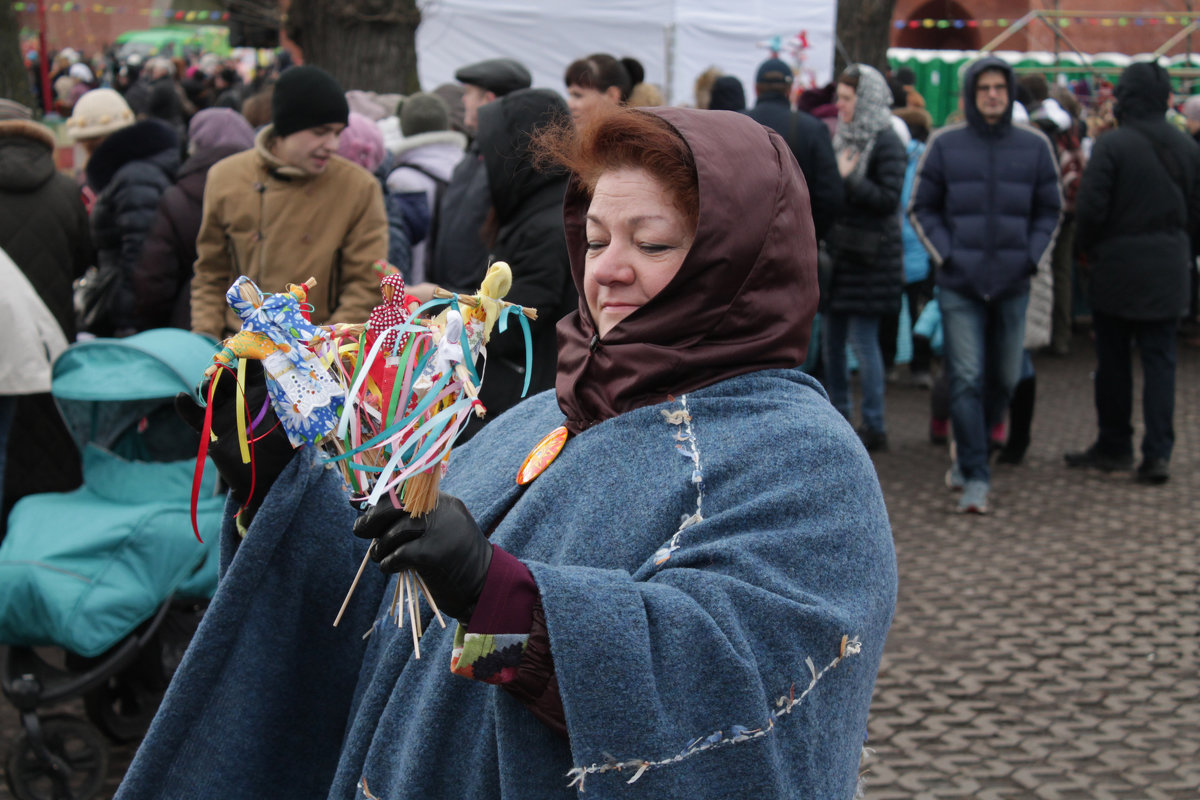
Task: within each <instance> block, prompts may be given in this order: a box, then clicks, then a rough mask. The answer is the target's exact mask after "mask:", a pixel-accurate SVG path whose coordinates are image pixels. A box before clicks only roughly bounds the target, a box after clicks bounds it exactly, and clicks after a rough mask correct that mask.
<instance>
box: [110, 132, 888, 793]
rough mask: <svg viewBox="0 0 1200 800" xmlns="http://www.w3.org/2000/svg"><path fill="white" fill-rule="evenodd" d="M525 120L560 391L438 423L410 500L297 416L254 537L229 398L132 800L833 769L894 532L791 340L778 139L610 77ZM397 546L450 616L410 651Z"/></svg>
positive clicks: (876, 651)
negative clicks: (183, 614) (543, 164)
mask: <svg viewBox="0 0 1200 800" xmlns="http://www.w3.org/2000/svg"><path fill="white" fill-rule="evenodd" d="M539 148H540V151H541V152H542V154H543V156H544V158H545V159H546V161H548V162H550V163H556V164H560V165H563V166H565V167H567V169H568V170H570V172H571V175H572V178H571V181H570V184H569V186H568V188H567V195H566V201H565V207H564V214H565V223H566V237H567V245H568V249H569V250H570V254H571V267H572V274H573V277H574V280H575V283H576V286H577V287H578V289H579V295H580V298H581V302H580V304H579V308H578V310H577V311H576V312H575V313H573V314H571V315H570V316H568V317H567V318H566V319H564V320H563V322H562V323H560V325H559V329H558V334H559V373H558V383H557V388H556V390H555V391H553V392H549V391H548V392H545V393H542V394H539V395H537V396H535V397H533V398H531V399H529V400H528V401H526V402H524V403H522V404H520V405H518V406H516V407H514V408H513V409H512V410H510V411H509V412H507V413H506V414H504V415H502V416H501V417H500V418H498V419H497V420H496V421H494V422H493V423H491V424H489V425H487V426H486V427H485V428H484V429H483V430H482V431H481V432H480V433H479V434H478V435H477V436H476V437H475V438H473V439H472V440H471V441H470V442H469V443H468V444H467V445H465V446H463V447H461V448H458V449H457V450H455V452H454V454H453V456H452V457H451V459H450V463H449V471H448V474H447V477H446V479H445V481H444V482H443V486H442V488H443V490H444V492H445V494H443V495H442V496H441V498H440V501H439V504H438V506H437V508H436V510H435V511H433V512H432V513H431V514H429V515H427V516H425V517H423V518H421V519H413V518H411V517H409V516H408V515H407V514H406V513H404V512H402V511H398V510H395V509H393V508H391V507H390V506H386V504H385V506H386V507H384V506H380V507H376V508H374V509H372V510H370V511H368V512H367V513H365V514H364V515H362V516H358V515H357V514H356V512H355V511H354V510H353V509H352V508H351V507H350V504H349V502H348V499H347V498H348V494H347V491H346V489H345V488H344V486H343V485H342V482H341V479H340V477H339V473H338V472H337V471H335V470H333V469H328V468H324V465H323V464H322V460H321V458H320V455H319V453H317V452H316V451H314V450H313V449H312V448H304V449H303V450H301V451H300V452H299V453H297V454H295V456H294V457H291V458H290V460H289V459H280V463H283V464H285V466H283V467H281V468H280V469H277V470H272V469H271V467H270V463H272V461H273V460H274V458H273V456H272V455H270V454H269V453H268V452H267V451H266V450H264V451H263V452H262V453H260V454H258V455H256V461H257V463H259V464H260V470H259V474H258V481H259V485H260V486H262V485H263V483H269V484H270V486H271V488H270V489H269V492H268V493H267V494H266V495H265V497H263V498H262V502H261V504H260V505H258V507H257V512H256V514H255V516H254V517H253V520H252V521H251V523H250V525H249V527H248V530H247V531H246V534H245V537H244V539H243V538H240V537H239V535H238V532H237V530H236V527H235V525H234V523H233V521H232V511H233V510H235V509H236V507H237V504H239V503H240V502H241V501H243V500H245V499H247V498H246V495H245V491H244V489H245V487H247V486H248V481H247V480H246V476H245V475H244V474H241V473H239V471H238V467H239V466H240V465H239V464H238V463H237V462H238V461H239V459H238V458H237V457H236V455H233V454H235V453H236V450H237V448H236V436H235V434H233V414H232V411H231V409H230V408H229V406H230V405H231V403H220V404H218V407H217V408H215V409H214V413H215V419H216V420H217V421H216V422H215V423H214V425H215V430H216V432H217V435H218V441H217V443H216V444H214V452H215V453H216V454H217V458H218V459H219V463H221V464H222V465H223V466H222V471H223V473H224V474H225V475H226V477H227V479H228V480H229V481H230V483H231V485H232V487H233V500H232V501H231V504H230V506H229V508H230V516H229V518H228V519H227V520H226V524H225V530H224V532H223V540H222V548H223V565H224V566H223V577H222V581H221V585H220V588H219V590H218V592H217V595H216V597H215V598H214V599H213V603H212V606H211V607H210V609H209V611H208V613H207V614H206V616H205V617H204V620H203V623H202V624H201V627H200V630H199V631H198V632H197V634H196V638H195V639H194V640H193V642H192V646H191V648H190V649H189V651H188V653H187V656H186V657H185V659H184V663H183V665H182V666H181V668H180V670H179V672H178V673H177V675H176V677H175V680H174V682H173V684H172V685H171V687H170V689H169V691H168V693H167V697H166V698H165V700H164V702H163V705H162V707H161V709H160V711H159V714H158V716H157V718H156V719H155V721H154V723H153V725H152V726H151V729H150V732H149V734H148V735H147V737H146V739H145V741H144V743H143V744H142V747H141V749H140V751H139V752H138V754H137V757H136V758H135V760H134V763H133V764H132V766H131V768H130V771H129V773H128V774H127V776H126V779H125V782H124V784H123V785H122V787H121V790H120V791H119V793H118V795H117V797H118V798H119V799H120V800H134V799H135V798H163V797H171V798H180V799H182V798H201V797H204V798H209V797H212V798H215V797H220V798H252V797H287V798H379V799H381V800H405V799H406V798H409V799H411V798H465V797H470V798H538V799H539V800H541V799H543V798H551V797H570V796H572V795H574V794H576V793H581V792H584V791H586V792H587V796H588V797H599V798H605V797H615V798H663V797H694V798H708V797H712V798H727V797H735V796H737V797H753V798H759V799H760V800H761V799H762V798H806V799H809V800H811V799H816V800H820V799H821V798H837V799H838V800H848V799H849V798H851V797H853V796H854V794H855V790H856V784H857V780H858V772H859V761H860V755H861V751H862V745H863V737H864V734H865V732H866V723H867V710H868V706H869V704H870V699H871V692H872V687H873V685H874V682H875V675H876V672H877V670H878V667H879V661H880V657H881V655H882V652H883V646H884V638H885V636H886V634H887V629H888V626H889V624H890V622H891V618H892V612H893V609H894V605H895V592H896V567H895V554H894V550H893V546H892V538H891V531H890V528H889V525H888V520H887V514H886V511H885V509H884V504H883V497H882V494H881V492H880V489H879V484H878V481H877V479H876V477H875V474H874V471H873V470H872V467H871V464H870V461H869V460H868V457H867V455H866V452H865V451H864V449H863V447H862V445H861V444H860V443H859V441H858V440H857V438H856V437H855V435H854V432H853V431H852V430H851V428H850V426H849V425H847V424H846V422H845V420H844V419H843V418H842V417H841V415H839V414H838V413H837V412H836V411H835V410H834V409H833V407H832V406H831V405H830V404H829V402H828V401H827V400H826V398H825V396H824V394H823V393H822V390H821V388H820V386H819V385H818V384H817V383H816V382H815V381H813V380H812V379H810V378H808V377H807V376H805V375H803V374H802V373H800V372H799V371H798V370H797V369H796V368H795V367H796V366H797V365H798V364H799V363H800V362H801V361H802V360H803V358H804V354H805V350H806V347H807V336H808V331H809V327H810V323H811V320H812V316H813V313H814V310H815V308H816V304H817V284H816V242H815V239H814V236H813V228H812V215H811V213H810V210H809V204H808V194H807V191H806V189H805V186H804V181H803V180H802V178H801V174H800V171H799V168H798V167H797V166H796V163H795V160H794V159H793V158H792V157H791V155H790V153H789V152H788V149H787V145H786V144H785V143H784V141H783V140H782V139H781V138H780V137H779V136H778V135H776V134H775V133H773V132H770V131H768V130H767V129H766V128H764V127H762V126H761V125H759V124H757V123H755V122H754V121H753V120H750V119H749V118H747V117H745V116H743V115H740V114H736V113H732V112H717V111H696V110H685V109H655V110H654V111H651V112H647V111H642V110H630V109H619V108H614V109H611V110H609V111H607V112H606V113H605V114H603V115H602V116H600V117H599V118H598V119H597V120H595V121H594V122H593V123H592V124H590V125H589V126H588V127H586V128H585V129H583V130H582V131H580V132H579V134H578V138H576V134H575V133H574V132H573V131H571V130H570V129H569V128H568V127H563V128H559V129H556V130H552V131H549V132H544V133H543V134H542V135H541V136H540V137H539ZM797 241H800V242H803V243H804V246H802V247H797V246H796V242H797ZM514 268H515V269H519V268H520V265H514ZM251 401H252V402H253V398H251ZM260 402H261V400H260ZM256 407H257V406H256ZM188 413H189V414H192V413H193V412H191V411H189V412H188ZM268 424H269V423H268ZM560 427H561V428H563V429H564V430H563V431H561V432H560V435H565V436H566V439H565V445H564V446H563V447H562V448H561V451H560V452H557V457H555V458H551V457H550V456H551V455H553V453H554V450H553V449H550V450H547V449H545V448H543V449H542V450H541V452H542V454H543V455H544V456H546V457H545V458H541V459H532V460H531V462H530V463H535V464H538V465H540V466H539V468H532V469H531V468H528V467H527V468H525V469H524V471H523V475H522V480H523V481H524V482H523V483H519V482H518V479H517V476H518V472H521V471H522V470H523V465H524V464H526V459H527V456H529V455H530V453H531V452H532V451H534V450H535V449H538V445H539V442H540V441H542V440H543V439H544V438H545V437H547V435H548V434H551V433H552V432H554V431H556V429H559V428H560ZM222 440H224V442H225V443H228V442H231V441H232V442H233V446H232V447H229V446H222V444H223V442H222ZM267 441H268V440H263V442H260V445H263V446H265V445H266V442H267ZM258 449H261V448H260V447H259V446H256V452H257V450H258ZM276 454H279V453H278V451H277V453H276ZM284 455H286V454H284ZM547 462H548V463H547ZM272 472H273V473H275V474H271V473H272ZM272 478H274V480H273V481H272V480H271V479H272ZM371 543H373V546H374V548H375V549H374V553H373V557H374V558H375V560H376V561H378V562H379V563H380V567H381V569H379V570H376V569H373V568H372V569H368V570H367V571H366V574H365V575H364V576H363V579H362V582H361V583H360V584H359V586H358V589H357V591H356V593H355V595H354V597H353V598H352V600H351V602H350V605H349V609H348V611H347V612H346V616H345V618H343V620H342V621H341V624H340V625H339V626H338V627H336V628H335V627H333V626H332V625H331V622H332V620H333V618H334V615H335V614H336V613H337V610H338V607H339V605H340V603H341V600H342V597H343V595H344V594H345V592H346V589H347V586H348V585H349V584H350V581H351V579H352V577H353V576H354V573H355V570H356V568H357V566H358V564H359V562H360V560H361V559H362V557H363V554H364V551H365V550H366V548H367V546H368V544H371ZM403 569H416V570H418V571H419V572H420V574H421V575H422V576H423V578H424V580H425V581H426V583H427V584H428V585H429V589H430V591H431V593H432V595H433V596H434V598H435V600H436V601H437V603H438V604H439V606H440V607H441V609H442V610H443V612H444V613H445V612H449V614H450V615H452V616H454V617H455V618H457V619H458V620H459V625H458V627H457V630H455V629H454V626H453V625H451V627H450V628H448V629H442V628H441V627H439V626H437V625H436V623H435V624H432V625H431V624H430V623H431V620H430V619H429V616H430V614H429V612H428V611H425V612H424V613H425V619H424V622H425V629H426V630H425V634H424V636H423V638H422V639H421V643H420V656H421V657H420V659H419V660H418V659H417V658H415V657H414V656H415V654H414V649H413V641H412V634H411V632H410V631H409V630H408V629H407V626H405V627H404V628H398V627H397V626H396V625H395V624H394V623H392V624H385V622H384V620H385V619H386V616H387V612H388V607H389V605H390V603H391V599H392V596H393V591H394V586H395V583H394V582H395V580H396V576H395V573H396V572H397V571H399V570H403ZM367 632H369V633H370V635H368V636H365V637H364V633H367Z"/></svg>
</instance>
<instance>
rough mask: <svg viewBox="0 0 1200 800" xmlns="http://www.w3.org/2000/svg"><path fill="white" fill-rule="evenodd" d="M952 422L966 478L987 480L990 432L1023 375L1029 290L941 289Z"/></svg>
mask: <svg viewBox="0 0 1200 800" xmlns="http://www.w3.org/2000/svg"><path fill="white" fill-rule="evenodd" d="M938 297H939V303H940V304H941V307H942V330H943V332H944V334H945V340H946V342H945V350H946V371H947V373H948V375H949V377H950V421H951V423H952V425H953V428H954V442H955V446H956V448H957V450H958V467H959V469H960V470H961V471H962V474H963V479H964V480H968V481H973V480H974V481H984V482H987V481H989V480H990V478H991V471H990V470H989V468H988V431H989V430H991V428H992V426H993V425H995V424H996V423H998V422H1000V421H1001V420H1003V419H1004V415H1005V413H1006V412H1007V411H1008V403H1009V400H1011V399H1012V392H1013V387H1015V386H1016V385H1017V381H1018V380H1019V379H1020V377H1021V360H1022V356H1023V354H1024V352H1025V351H1024V344H1025V307H1026V306H1027V305H1028V304H1029V294H1028V293H1025V294H1021V295H1017V296H1015V297H1006V298H1004V299H1002V300H982V299H980V298H978V297H970V296H967V295H964V294H959V293H958V292H955V291H953V290H951V289H947V288H945V287H942V288H941V289H940V291H939V295H938Z"/></svg>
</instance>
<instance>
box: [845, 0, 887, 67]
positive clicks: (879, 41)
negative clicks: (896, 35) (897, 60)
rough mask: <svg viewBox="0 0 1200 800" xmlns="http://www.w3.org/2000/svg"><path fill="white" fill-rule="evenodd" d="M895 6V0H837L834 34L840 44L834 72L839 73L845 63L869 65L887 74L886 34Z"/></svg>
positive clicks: (846, 64)
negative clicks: (835, 32)
mask: <svg viewBox="0 0 1200 800" xmlns="http://www.w3.org/2000/svg"><path fill="white" fill-rule="evenodd" d="M895 5H896V0H840V2H839V3H838V18H837V36H838V40H839V41H840V43H841V47H839V48H838V49H837V55H836V57H835V58H834V62H833V63H834V73H835V74H838V75H840V74H841V72H842V70H844V69H845V68H846V67H847V66H848V63H850V64H869V65H870V66H872V67H875V69H877V70H879V71H880V72H883V73H885V74H886V73H887V70H888V61H887V48H888V36H889V35H890V34H891V28H892V11H893V10H894V8H895ZM847 59H849V62H847Z"/></svg>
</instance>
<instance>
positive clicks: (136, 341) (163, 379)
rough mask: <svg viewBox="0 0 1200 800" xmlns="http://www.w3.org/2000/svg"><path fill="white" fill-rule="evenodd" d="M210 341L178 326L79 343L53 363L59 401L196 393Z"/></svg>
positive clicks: (209, 357) (208, 360)
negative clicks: (122, 337) (126, 336)
mask: <svg viewBox="0 0 1200 800" xmlns="http://www.w3.org/2000/svg"><path fill="white" fill-rule="evenodd" d="M215 352H216V346H215V345H214V344H213V343H212V341H211V340H209V339H207V338H205V337H203V336H199V335H197V334H194V333H189V332H187V331H184V330H180V329H178V328H157V329H155V330H150V331H143V332H142V333H139V334H136V335H134V336H130V337H128V338H125V339H93V340H91V341H88V342H78V343H77V344H75V345H73V346H72V347H70V348H69V349H68V350H67V351H66V352H65V353H63V354H62V355H61V356H60V357H59V358H58V360H57V361H55V362H54V386H53V389H52V392H53V394H54V396H55V397H57V398H58V399H59V400H87V401H95V400H121V401H129V400H154V399H164V398H171V397H174V396H175V395H176V394H178V393H179V392H191V391H194V390H195V387H196V386H197V384H199V383H200V380H201V379H202V378H203V377H204V370H205V368H207V367H208V365H209V364H210V363H212V357H213V353H215Z"/></svg>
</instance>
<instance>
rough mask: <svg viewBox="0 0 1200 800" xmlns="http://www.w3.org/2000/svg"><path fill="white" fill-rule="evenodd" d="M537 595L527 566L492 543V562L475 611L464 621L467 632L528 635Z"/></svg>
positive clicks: (535, 585) (535, 586)
mask: <svg viewBox="0 0 1200 800" xmlns="http://www.w3.org/2000/svg"><path fill="white" fill-rule="evenodd" d="M537 596H538V589H537V584H536V583H534V580H533V575H532V574H531V573H530V572H529V568H528V567H526V566H525V565H524V564H523V563H521V561H520V560H518V559H517V558H515V557H513V556H511V555H509V554H508V553H507V552H505V551H504V550H502V549H501V548H499V547H497V546H496V545H492V563H491V566H489V567H488V574H487V579H486V580H485V581H484V584H483V592H482V593H480V595H479V602H478V603H476V605H475V613H473V614H472V615H471V621H470V623H469V624H468V625H467V633H483V634H493V635H494V634H503V633H517V634H524V635H528V634H529V631H530V628H531V627H532V626H533V603H534V601H535V600H536V599H537Z"/></svg>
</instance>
